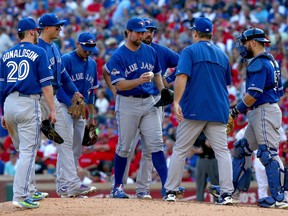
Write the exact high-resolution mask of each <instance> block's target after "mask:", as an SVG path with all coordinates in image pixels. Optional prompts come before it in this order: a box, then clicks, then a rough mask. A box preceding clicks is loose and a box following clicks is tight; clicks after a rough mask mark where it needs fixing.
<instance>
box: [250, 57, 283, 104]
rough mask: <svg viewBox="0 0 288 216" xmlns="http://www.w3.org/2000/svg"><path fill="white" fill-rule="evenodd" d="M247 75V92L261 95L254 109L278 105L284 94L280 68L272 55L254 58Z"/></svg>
mask: <svg viewBox="0 0 288 216" xmlns="http://www.w3.org/2000/svg"><path fill="white" fill-rule="evenodd" d="M246 74H247V76H246V91H249V90H252V91H258V92H260V93H261V94H260V96H259V97H257V101H256V102H255V103H254V104H253V106H252V107H254V106H259V105H261V104H264V103H269V102H270V103H276V102H278V101H279V100H280V97H281V96H282V95H283V94H284V92H283V85H282V80H281V72H280V67H279V65H278V63H277V62H276V61H275V59H274V58H273V56H272V55H271V54H268V53H266V52H265V53H262V54H260V55H258V56H256V57H255V58H253V60H252V61H251V62H250V63H249V64H248V66H247V73H246Z"/></svg>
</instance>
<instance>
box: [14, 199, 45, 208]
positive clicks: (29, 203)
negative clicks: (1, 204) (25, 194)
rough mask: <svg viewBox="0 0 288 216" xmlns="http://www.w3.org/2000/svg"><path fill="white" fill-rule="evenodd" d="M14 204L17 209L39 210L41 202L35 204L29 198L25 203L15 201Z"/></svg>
mask: <svg viewBox="0 0 288 216" xmlns="http://www.w3.org/2000/svg"><path fill="white" fill-rule="evenodd" d="M12 204H13V205H14V206H15V207H17V208H26V209H34V208H38V207H39V205H40V203H39V202H33V201H31V200H30V199H29V198H28V199H25V200H23V201H13V202H12Z"/></svg>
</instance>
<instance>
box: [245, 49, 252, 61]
mask: <svg viewBox="0 0 288 216" xmlns="http://www.w3.org/2000/svg"><path fill="white" fill-rule="evenodd" d="M246 52H247V55H246V56H245V58H246V59H251V58H253V51H252V48H251V46H248V47H247V48H246Z"/></svg>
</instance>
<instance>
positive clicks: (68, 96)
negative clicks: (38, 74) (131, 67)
mask: <svg viewBox="0 0 288 216" xmlns="http://www.w3.org/2000/svg"><path fill="white" fill-rule="evenodd" d="M76 46H77V49H76V50H74V51H72V52H70V53H67V54H65V55H63V56H62V62H63V65H64V66H65V68H66V70H67V72H68V74H69V75H70V77H71V79H72V81H73V82H74V84H75V85H76V87H77V88H78V89H79V91H80V93H81V94H82V95H83V97H84V100H85V102H86V104H87V108H88V112H89V115H88V116H89V118H88V122H87V123H86V120H85V119H81V118H80V119H75V118H72V116H71V115H70V114H69V113H68V108H69V107H70V106H71V100H72V97H73V94H72V93H70V92H69V91H67V90H66V89H65V87H60V89H59V91H58V93H57V98H58V100H59V102H60V108H61V110H62V115H63V116H64V119H65V121H66V136H65V137H63V138H64V140H65V144H67V146H65V152H66V155H68V154H67V151H68V153H70V155H69V157H70V160H71V158H73V153H74V162H75V163H74V164H73V163H66V161H63V163H61V164H60V165H59V166H57V167H58V168H57V179H58V181H57V184H58V185H59V187H62V186H65V185H67V184H69V182H70V179H66V178H67V176H65V175H64V172H63V171H61V170H65V169H70V166H72V165H73V166H75V168H76V169H77V165H78V159H79V157H80V156H81V154H82V145H81V143H82V140H83V136H84V128H85V125H86V124H87V126H90V125H95V124H96V123H95V118H94V98H95V93H94V90H95V89H96V87H97V86H98V79H97V71H96V69H97V65H96V62H95V61H94V60H93V59H92V58H91V57H89V55H90V54H91V53H92V52H94V53H95V52H97V48H96V38H95V36H94V35H92V34H90V33H88V32H85V33H82V34H80V36H79V38H78V42H77V43H76ZM71 131H72V132H71ZM60 147H62V145H61V146H60ZM68 148H69V150H68ZM60 156H61V155H60ZM75 178H76V177H75ZM72 195H73V194H72ZM65 196H66V195H64V196H63V197H65Z"/></svg>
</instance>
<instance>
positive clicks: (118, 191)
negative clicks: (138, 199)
mask: <svg viewBox="0 0 288 216" xmlns="http://www.w3.org/2000/svg"><path fill="white" fill-rule="evenodd" d="M112 197H113V198H117V199H129V196H128V195H127V194H126V193H125V192H124V191H123V185H122V184H121V185H119V186H118V187H115V188H114V189H113V196H112Z"/></svg>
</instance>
